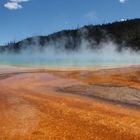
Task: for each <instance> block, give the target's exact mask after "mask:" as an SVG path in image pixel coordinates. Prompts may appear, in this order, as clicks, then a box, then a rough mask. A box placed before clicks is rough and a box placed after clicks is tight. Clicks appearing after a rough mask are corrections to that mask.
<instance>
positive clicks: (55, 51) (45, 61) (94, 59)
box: [0, 38, 140, 67]
mask: <svg viewBox="0 0 140 140" xmlns="http://www.w3.org/2000/svg"><path fill="white" fill-rule="evenodd" d="M62 42H63V43H62ZM60 43H61V44H60ZM64 44H65V39H64V38H63V41H62V40H61V41H57V42H51V43H50V44H49V45H47V46H45V47H44V49H43V50H42V51H40V50H39V49H38V48H40V47H39V45H40V44H39V40H38V38H35V39H34V43H33V45H30V46H28V47H26V48H25V46H24V45H23V49H22V51H21V53H19V54H11V53H4V54H0V65H11V66H32V67H33V66H34V67H93V66H108V65H113V66H116V65H123V64H126V65H127V64H130V65H133V64H139V63H140V55H139V53H136V52H134V51H132V50H130V49H123V50H122V51H121V52H119V51H118V45H116V44H115V43H113V42H111V41H108V42H102V43H100V44H99V45H98V46H96V47H95V49H91V47H89V46H90V45H91V44H90V42H89V41H87V40H85V39H82V41H81V44H80V47H79V49H78V50H74V51H68V50H66V49H64V47H61V48H57V46H63V45H64ZM124 48H125V47H124Z"/></svg>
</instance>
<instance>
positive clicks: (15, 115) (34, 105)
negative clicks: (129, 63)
mask: <svg viewBox="0 0 140 140" xmlns="http://www.w3.org/2000/svg"><path fill="white" fill-rule="evenodd" d="M8 73H10V69H8ZM3 77H4V78H3ZM139 79H140V67H139V66H134V67H124V68H110V69H94V70H93V69H92V70H87V69H84V70H83V69H82V70H78V69H76V70H75V69H72V70H70V69H69V70H64V69H59V70H56V69H55V70H52V69H32V70H31V69H30V70H29V69H26V70H24V71H23V70H19V69H14V74H13V71H12V72H11V73H10V76H9V74H8V75H7V74H1V75H0V136H1V138H0V139H4V140H5V139H7V140H11V139H14V140H19V139H20V140H28V139H29V140H94V139H95V140H112V139H113V140H121V139H123V140H139V139H140V111H139V107H137V109H135V108H131V107H126V106H123V105H122V104H120V103H116V105H114V104H112V103H109V102H104V101H101V100H96V98H91V97H90V96H88V93H90V94H93V95H95V94H94V93H93V91H94V92H98V93H100V91H102V92H101V93H102V94H101V93H100V95H105V96H106V97H108V95H109V94H110V95H115V97H114V98H116V99H117V98H118V96H117V94H115V92H116V91H117V92H121V91H122V93H120V95H119V98H120V96H123V94H124V93H125V94H127V92H126V91H127V90H129V88H130V89H134V90H138V92H139V89H140V83H139ZM119 87H121V90H120V91H119ZM89 91H90V92H89ZM104 91H105V92H104ZM113 91H114V93H112V94H111V92H113ZM79 92H80V93H81V92H85V93H84V94H85V95H86V94H87V97H86V96H81V95H80V94H79ZM107 92H108V94H107ZM133 92H135V91H133V90H132V94H133ZM96 94H97V93H96ZM96 96H98V95H96ZM101 98H103V97H102V96H101ZM128 98H129V97H128ZM103 99H104V98H103ZM129 100H131V99H130V98H129ZM122 102H123V101H122ZM138 102H139V100H138ZM130 104H131V102H130Z"/></svg>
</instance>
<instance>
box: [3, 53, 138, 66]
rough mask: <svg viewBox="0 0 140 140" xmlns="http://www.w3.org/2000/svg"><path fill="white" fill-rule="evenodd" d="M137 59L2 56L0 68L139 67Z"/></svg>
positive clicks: (115, 57)
mask: <svg viewBox="0 0 140 140" xmlns="http://www.w3.org/2000/svg"><path fill="white" fill-rule="evenodd" d="M138 64H140V59H139V56H137V57H131V56H127V57H124V56H123V57H120V56H119V57H118V56H114V57H113V56H111V57H110V55H108V56H104V57H103V56H102V55H88V54H87V55H78V56H77V55H57V54H55V55H51V56H50V55H48V56H46V55H40V54H39V55H31V54H28V55H8V54H7V55H1V56H0V66H16V67H39V68H40V67H52V68H53V67H55V68H56V67H60V68H61V67H66V68H68V67H81V68H82V67H83V68H85V67H98V66H117V65H138Z"/></svg>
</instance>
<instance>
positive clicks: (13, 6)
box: [0, 0, 140, 44]
mask: <svg viewBox="0 0 140 140" xmlns="http://www.w3.org/2000/svg"><path fill="white" fill-rule="evenodd" d="M139 7H140V0H0V44H5V43H7V42H9V41H13V40H15V41H17V40H21V39H24V38H26V37H29V36H35V35H48V34H50V33H53V32H57V31H60V30H62V29H71V28H76V27H77V26H78V27H79V26H83V25H86V24H99V23H107V22H113V21H120V20H125V19H132V18H140V8H139Z"/></svg>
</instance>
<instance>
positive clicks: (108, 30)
mask: <svg viewBox="0 0 140 140" xmlns="http://www.w3.org/2000/svg"><path fill="white" fill-rule="evenodd" d="M83 40H86V41H87V42H89V44H90V45H89V47H91V48H97V47H98V46H99V44H100V43H101V42H108V41H112V42H114V43H116V44H117V45H118V50H119V51H121V49H122V48H124V47H129V48H131V49H132V50H134V51H139V50H140V19H133V20H126V21H122V22H114V23H109V24H102V25H88V26H84V27H82V28H79V29H75V30H63V31H60V32H57V33H53V34H51V35H48V36H37V37H30V38H27V39H24V40H22V41H19V42H11V43H9V44H7V45H5V46H1V47H0V51H1V52H5V51H8V52H19V51H20V50H22V49H26V48H31V49H32V48H34V47H35V46H36V47H38V49H40V50H42V49H43V48H45V47H48V46H54V47H56V48H64V49H66V50H76V49H78V48H79V46H80V45H81V42H82V41H83Z"/></svg>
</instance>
